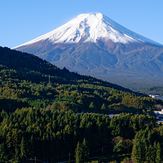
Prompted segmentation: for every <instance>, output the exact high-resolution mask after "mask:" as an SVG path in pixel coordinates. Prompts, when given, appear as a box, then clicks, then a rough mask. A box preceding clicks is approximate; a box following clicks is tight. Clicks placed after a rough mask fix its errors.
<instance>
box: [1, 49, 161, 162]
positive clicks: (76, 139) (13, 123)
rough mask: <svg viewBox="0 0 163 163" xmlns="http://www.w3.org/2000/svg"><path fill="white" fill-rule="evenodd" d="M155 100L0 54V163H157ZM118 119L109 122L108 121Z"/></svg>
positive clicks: (10, 54)
mask: <svg viewBox="0 0 163 163" xmlns="http://www.w3.org/2000/svg"><path fill="white" fill-rule="evenodd" d="M162 106H163V102H162V101H161V100H155V99H152V98H150V97H148V96H146V95H144V94H140V93H136V92H133V91H131V90H129V89H126V88H123V87H120V86H118V85H114V84H111V83H108V82H104V81H101V80H97V79H95V78H92V77H87V76H82V75H78V74H76V73H72V72H69V71H68V70H67V69H65V68H64V69H63V70H60V69H58V68H57V67H55V66H54V65H52V64H50V63H48V62H46V61H43V60H41V59H39V58H38V57H35V56H33V55H31V54H26V53H21V52H18V51H15V50H10V49H8V48H0V162H2V163H5V162H7V163H8V162H15V163H19V162H20V163H21V162H23V163H24V162H25V163H26V162H48V163H51V162H52V163H54V162H59V161H67V162H69V163H70V162H76V163H83V162H92V161H94V162H98V161H99V162H100V161H103V162H105V161H106V162H108V160H112V161H114V160H117V161H122V162H131V160H132V161H133V162H134V163H144V162H149V163H161V161H162V160H163V158H162V155H163V126H161V125H158V124H157V123H156V119H155V117H154V116H153V114H152V113H153V109H155V108H160V107H162ZM113 113H121V114H119V115H116V116H114V117H112V118H110V117H109V114H113Z"/></svg>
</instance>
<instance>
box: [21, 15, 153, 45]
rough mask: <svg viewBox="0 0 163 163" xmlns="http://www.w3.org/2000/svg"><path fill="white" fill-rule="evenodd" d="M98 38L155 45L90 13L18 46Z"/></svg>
mask: <svg viewBox="0 0 163 163" xmlns="http://www.w3.org/2000/svg"><path fill="white" fill-rule="evenodd" d="M99 38H106V39H108V40H112V41H113V42H119V43H128V42H137V41H142V42H148V43H155V42H154V41H152V40H149V39H147V38H144V37H142V36H140V35H138V34H136V33H134V32H132V31H130V30H128V29H126V28H124V27H122V26H121V25H119V24H118V23H116V22H114V21H113V20H111V19H110V18H108V17H106V16H104V15H103V14H101V13H90V14H81V15H79V16H77V17H76V18H74V19H72V20H71V21H70V22H68V23H66V24H64V25H63V26H61V27H59V28H57V29H54V30H53V31H51V32H49V33H47V34H45V35H42V36H40V37H38V38H36V39H34V40H32V41H29V42H27V43H25V44H22V45H20V46H24V45H29V44H33V43H36V42H38V41H42V40H49V41H50V42H51V43H53V44H56V43H79V42H96V41H97V40H98V39H99ZM155 44H156V43H155Z"/></svg>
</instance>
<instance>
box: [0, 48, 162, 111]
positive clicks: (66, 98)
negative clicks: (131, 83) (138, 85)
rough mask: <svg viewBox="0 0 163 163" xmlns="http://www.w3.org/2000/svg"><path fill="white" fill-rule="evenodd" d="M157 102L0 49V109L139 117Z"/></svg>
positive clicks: (157, 102)
mask: <svg viewBox="0 0 163 163" xmlns="http://www.w3.org/2000/svg"><path fill="white" fill-rule="evenodd" d="M159 104H162V102H161V101H159V100H153V99H152V98H150V97H148V96H146V95H143V94H138V93H135V92H132V91H131V90H128V89H125V88H123V87H120V86H117V85H114V84H111V83H107V82H103V81H101V80H97V79H95V78H92V77H86V76H81V75H78V74H75V73H71V72H69V71H68V70H66V69H63V70H60V69H58V68H57V67H55V66H53V65H51V64H50V63H48V62H46V61H43V60H41V59H39V58H38V57H35V56H33V55H30V54H25V53H21V52H18V51H14V50H10V49H8V48H0V109H1V110H5V111H7V112H13V111H14V110H15V109H17V108H23V107H40V108H53V109H61V110H69V109H71V110H73V111H75V112H98V113H115V112H116V113H117V112H118V113H119V112H130V113H142V112H146V111H150V110H151V109H153V108H155V107H156V106H157V105H159Z"/></svg>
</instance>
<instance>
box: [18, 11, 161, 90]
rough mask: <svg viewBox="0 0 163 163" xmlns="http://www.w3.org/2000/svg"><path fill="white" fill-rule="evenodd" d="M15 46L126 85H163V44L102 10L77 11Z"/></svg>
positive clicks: (82, 72) (69, 67) (85, 72)
mask: <svg viewBox="0 0 163 163" xmlns="http://www.w3.org/2000/svg"><path fill="white" fill-rule="evenodd" d="M16 49H17V50H20V51H24V52H28V53H32V54H35V55H36V56H39V57H40V58H43V59H46V60H47V61H49V62H51V63H53V64H55V65H56V66H58V67H60V68H63V67H66V68H68V69H69V70H70V71H74V72H78V73H80V74H84V75H91V76H94V77H96V78H100V79H103V80H107V81H111V82H114V83H116V84H121V85H123V86H127V87H129V88H133V87H135V86H136V87H137V85H138V86H141V85H142V86H144V83H146V85H149V86H158V85H161V86H163V46H162V45H160V44H159V43H157V42H155V41H152V40H150V39H147V38H145V37H143V36H141V35H139V34H136V33H135V32H132V31H130V30H128V29H126V28H125V27H123V26H121V25H119V24H118V23H116V22H114V21H113V20H111V19H110V18H108V17H107V16H104V15H103V14H101V13H89V14H81V15H78V16H77V17H75V18H74V19H72V20H71V21H69V22H67V23H66V24H64V25H62V26H61V27H59V28H57V29H54V30H53V31H51V32H49V33H47V34H45V35H42V36H40V37H38V38H36V39H34V40H32V41H29V42H27V43H24V44H22V45H20V46H18V47H16Z"/></svg>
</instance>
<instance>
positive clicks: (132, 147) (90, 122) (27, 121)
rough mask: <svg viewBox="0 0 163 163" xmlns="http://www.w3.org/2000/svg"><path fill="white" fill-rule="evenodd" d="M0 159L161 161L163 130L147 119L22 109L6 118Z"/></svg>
mask: <svg viewBox="0 0 163 163" xmlns="http://www.w3.org/2000/svg"><path fill="white" fill-rule="evenodd" d="M0 120H1V123H0V160H1V161H2V162H7V161H8V162H29V161H30V160H34V159H38V160H41V161H48V162H59V161H67V162H73V161H74V160H76V161H75V162H76V163H78V162H88V161H90V162H91V161H92V160H101V161H102V160H103V161H106V162H107V161H108V160H117V161H122V160H124V162H125V161H127V160H128V161H129V160H130V159H132V160H134V163H141V162H142V163H144V162H148V163H161V160H162V159H163V158H162V156H163V126H158V125H157V124H156V122H155V119H154V118H152V117H150V116H147V115H132V114H124V113H122V114H120V115H119V116H115V117H113V118H111V119H110V118H109V116H108V115H102V114H97V113H74V112H72V111H59V110H51V109H29V108H28V109H21V110H20V109H19V110H16V111H15V112H14V113H12V114H7V113H5V112H1V115H0Z"/></svg>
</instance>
